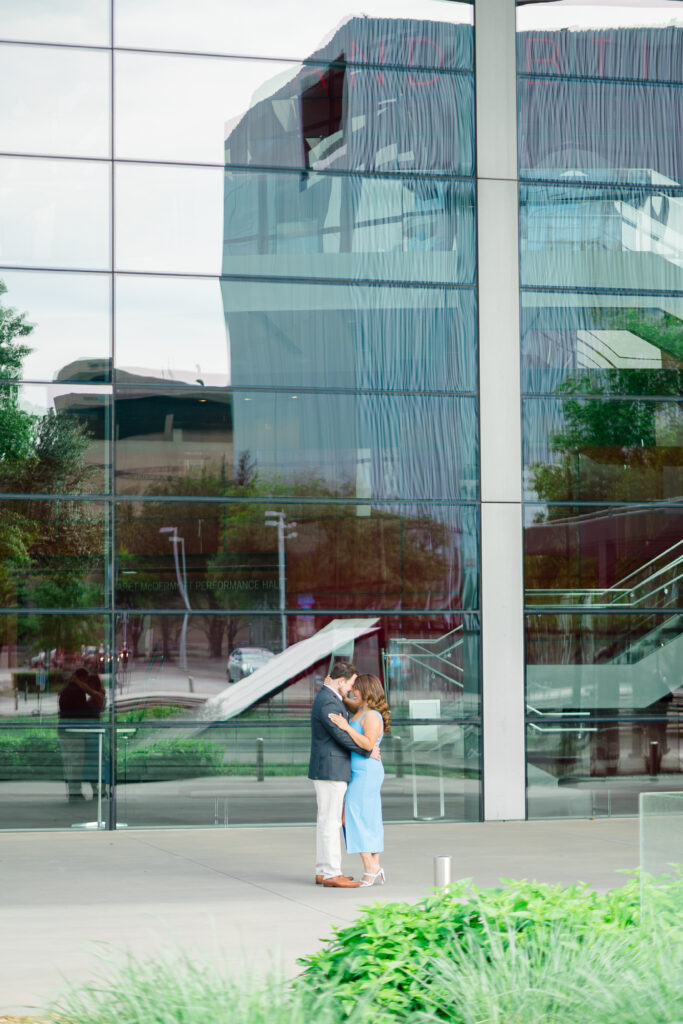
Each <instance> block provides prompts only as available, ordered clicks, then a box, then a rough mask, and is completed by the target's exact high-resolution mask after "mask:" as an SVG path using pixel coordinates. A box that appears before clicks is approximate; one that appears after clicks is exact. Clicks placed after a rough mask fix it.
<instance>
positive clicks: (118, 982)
mask: <svg viewBox="0 0 683 1024" xmlns="http://www.w3.org/2000/svg"><path fill="white" fill-rule="evenodd" d="M102 968H103V972H102V976H103V977H106V981H101V982H98V983H97V986H96V987H93V986H87V987H86V986H82V987H77V988H73V989H71V991H69V992H67V994H66V995H65V996H64V997H63V998H62V1000H61V1001H60V1002H59V1004H58V1005H56V1006H55V1007H54V1008H53V1009H52V1011H51V1012H50V1017H51V1018H52V1019H53V1020H54V1021H55V1024H58V1022H64V1021H77V1022H78V1024H214V1022H215V1024H222V1022H225V1024H313V1022H315V1024H334V1020H335V1018H334V1016H333V1015H332V1013H331V1012H330V1007H329V1003H330V1000H329V998H327V997H324V996H321V997H319V998H317V999H314V1000H313V1001H310V1000H307V999H306V998H305V997H304V996H302V995H296V994H294V993H292V991H291V990H290V989H289V987H288V986H287V985H286V984H285V983H284V982H283V981H282V980H281V979H279V978H272V979H266V980H263V979H260V978H259V979H254V978H250V977H248V976H247V977H245V976H244V974H242V976H241V977H240V980H239V981H231V980H230V979H229V978H228V977H227V974H226V972H225V971H224V970H222V969H221V968H220V967H219V966H217V965H215V964H212V963H201V964H199V963H198V962H197V960H196V958H190V957H189V956H188V955H187V954H180V955H178V956H176V957H168V958H156V959H152V960H148V961H145V962H139V961H137V960H135V959H134V958H133V957H129V958H128V960H127V961H126V962H125V963H124V964H123V966H121V967H119V968H118V969H112V966H111V963H110V961H109V958H107V961H106V962H104V963H103V964H102Z"/></svg>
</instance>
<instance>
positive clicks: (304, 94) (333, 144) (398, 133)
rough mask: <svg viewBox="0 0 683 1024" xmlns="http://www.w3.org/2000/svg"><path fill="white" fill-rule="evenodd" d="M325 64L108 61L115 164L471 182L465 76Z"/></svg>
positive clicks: (159, 58)
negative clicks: (413, 175) (422, 175)
mask: <svg viewBox="0 0 683 1024" xmlns="http://www.w3.org/2000/svg"><path fill="white" fill-rule="evenodd" d="M337 57H338V58H339V63H335V64H306V65H301V64H279V63H275V62H273V61H254V60H226V59H221V58H213V57H188V56H166V55H161V54H154V55H153V54H140V53H120V54H117V58H116V61H117V64H116V76H117V92H116V116H117V156H119V157H125V158H131V159H134V160H135V159H137V160H169V161H179V162H180V161H183V162H192V163H214V164H224V163H225V164H254V165H257V166H261V167H301V168H302V169H306V170H350V171H359V170H363V171H380V172H382V173H386V172H391V171H400V172H403V173H409V172H411V171H418V172H434V173H437V174H440V173H450V174H459V175H471V174H472V173H473V168H474V80H473V77H472V76H471V75H463V74H448V73H447V74H444V73H434V72H433V71H430V72H425V73H422V72H420V73H417V72H415V71H393V70H384V69H383V68H381V67H377V68H363V66H362V65H358V64H355V65H352V64H347V63H346V62H345V61H344V57H343V54H342V55H341V56H340V55H337ZM351 59H353V58H351Z"/></svg>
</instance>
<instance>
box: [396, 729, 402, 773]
mask: <svg viewBox="0 0 683 1024" xmlns="http://www.w3.org/2000/svg"><path fill="white" fill-rule="evenodd" d="M394 762H395V765H396V778H397V779H402V778H403V740H402V739H401V737H400V736H395V737H394Z"/></svg>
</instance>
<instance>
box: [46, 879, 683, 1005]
mask: <svg viewBox="0 0 683 1024" xmlns="http://www.w3.org/2000/svg"><path fill="white" fill-rule="evenodd" d="M646 888H647V889H648V901H647V906H648V913H647V915H646V916H645V920H643V921H640V914H639V895H638V893H639V883H638V881H637V880H633V881H631V882H629V883H628V884H627V885H626V886H624V888H622V889H616V890H613V891H611V892H608V893H606V894H604V895H602V894H599V893H596V892H594V891H593V890H592V889H590V888H589V887H588V886H585V885H572V886H569V887H568V888H561V887H559V886H547V885H540V884H538V883H529V882H508V883H506V884H505V885H504V886H503V887H502V888H499V889H488V890H479V889H475V888H474V887H471V886H469V885H468V884H467V883H466V882H462V883H459V884H458V885H455V886H453V887H451V888H450V889H448V890H445V891H443V892H440V893H438V894H437V895H435V896H430V897H428V898H427V899H423V900H421V901H420V902H419V903H417V904H414V905H411V904H407V903H388V904H376V905H374V906H369V907H366V908H364V909H363V910H362V911H361V914H360V918H359V920H358V921H357V922H355V923H354V924H353V925H351V926H348V927H345V928H337V929H335V931H334V936H333V938H332V939H330V940H329V941H328V942H327V944H326V948H325V949H324V950H323V951H322V952H320V953H316V954H314V955H312V956H310V957H306V958H305V959H304V960H303V961H301V962H302V963H303V964H304V965H305V968H306V969H305V971H304V973H303V974H302V975H301V976H300V977H299V978H297V979H296V980H295V981H294V982H293V983H287V982H285V981H283V980H281V979H272V978H271V979H266V980H265V981H264V980H260V979H254V978H253V977H251V978H250V977H246V978H245V977H244V976H243V974H241V975H240V978H239V981H232V980H230V979H229V978H228V977H227V975H226V972H225V971H224V970H222V969H221V968H219V967H217V966H215V965H214V964H211V963H205V962H202V963H201V964H198V963H197V961H196V959H191V958H190V957H189V956H187V955H184V956H183V955H181V956H177V957H172V958H168V959H154V960H150V961H147V962H142V963H141V962H138V961H137V960H134V959H133V958H132V957H131V958H129V960H128V961H127V962H126V964H125V965H124V966H123V967H122V968H121V969H119V970H118V971H116V970H114V971H112V970H111V966H110V962H109V958H108V960H107V963H106V965H105V968H106V970H105V971H103V973H102V975H101V978H100V980H98V982H97V983H96V985H94V986H87V987H78V988H74V989H72V990H71V991H70V992H68V993H67V994H66V996H65V997H64V998H63V999H62V1001H61V1002H60V1004H59V1006H58V1007H56V1008H55V1009H54V1011H53V1013H52V1017H53V1019H54V1020H55V1022H57V1021H60V1022H61V1021H65V1020H67V1021H77V1022H78V1024H208V1022H214V1021H217V1022H223V1021H225V1022H226V1024H313V1022H315V1024H344V1022H346V1021H349V1020H352V1021H353V1022H354V1024H437V1022H446V1024H617V1022H618V1024H672V1022H673V1021H676V1020H683V971H681V964H682V963H683V929H681V921H682V920H683V884H681V883H676V884H672V885H669V886H668V887H666V888H658V887H654V886H648V887H646ZM103 978H106V980H102V979H103Z"/></svg>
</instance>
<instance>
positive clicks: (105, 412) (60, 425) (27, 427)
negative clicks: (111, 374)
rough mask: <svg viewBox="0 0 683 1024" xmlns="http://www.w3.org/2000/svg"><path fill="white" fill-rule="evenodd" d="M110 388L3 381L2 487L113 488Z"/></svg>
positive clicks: (52, 489) (40, 489)
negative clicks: (18, 383)
mask: <svg viewBox="0 0 683 1024" xmlns="http://www.w3.org/2000/svg"><path fill="white" fill-rule="evenodd" d="M110 402H111V392H110V389H109V388H105V387H100V388H92V387H90V388H82V387H79V386H78V385H70V386H69V385H58V384H50V385H43V386H41V385H38V384H25V385H20V386H17V385H15V384H0V490H2V491H4V492H5V493H27V494H41V493H42V494H53V493H54V494H60V493H61V494H87V493H90V494H102V493H105V492H108V490H109V465H110V456H109V434H110V429H109V408H110Z"/></svg>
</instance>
